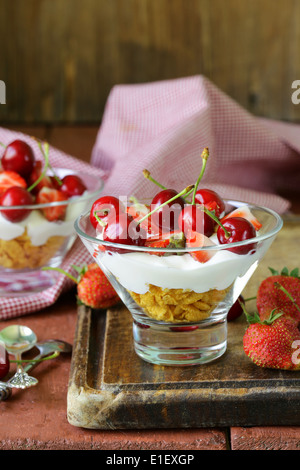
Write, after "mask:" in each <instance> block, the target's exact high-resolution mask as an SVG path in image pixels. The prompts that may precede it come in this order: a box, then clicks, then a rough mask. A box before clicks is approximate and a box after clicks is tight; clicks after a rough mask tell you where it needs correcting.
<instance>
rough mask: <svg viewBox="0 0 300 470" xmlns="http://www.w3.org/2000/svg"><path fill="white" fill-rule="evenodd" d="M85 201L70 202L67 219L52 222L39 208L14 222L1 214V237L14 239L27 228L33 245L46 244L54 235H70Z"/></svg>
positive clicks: (7, 239)
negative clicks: (21, 219) (19, 220)
mask: <svg viewBox="0 0 300 470" xmlns="http://www.w3.org/2000/svg"><path fill="white" fill-rule="evenodd" d="M84 208H85V203H84V202H83V203H82V202H80V203H79V202H77V203H74V204H68V206H67V210H66V216H65V220H63V221H57V222H50V221H48V220H47V219H46V218H45V217H44V216H43V214H42V212H41V211H40V210H38V209H34V210H32V211H31V212H30V214H29V215H28V217H26V219H24V220H23V221H22V222H18V223H13V222H10V221H9V220H7V219H5V218H4V217H3V216H2V215H1V214H0V239H2V240H6V241H9V240H13V239H15V238H17V237H20V236H21V235H23V233H24V232H25V230H26V229H27V235H28V236H29V238H30V240H31V243H32V245H34V246H41V245H44V244H45V243H46V242H47V240H48V238H50V237H52V236H64V237H68V236H70V235H72V234H73V233H74V220H75V219H76V218H77V217H78V216H79V214H80V213H81V212H82V211H83V210H84Z"/></svg>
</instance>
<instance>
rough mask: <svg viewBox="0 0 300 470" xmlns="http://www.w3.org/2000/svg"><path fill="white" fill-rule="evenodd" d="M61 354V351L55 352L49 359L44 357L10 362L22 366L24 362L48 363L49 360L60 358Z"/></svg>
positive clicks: (11, 360)
mask: <svg viewBox="0 0 300 470" xmlns="http://www.w3.org/2000/svg"><path fill="white" fill-rule="evenodd" d="M59 354H60V352H59V351H55V352H54V353H53V354H51V355H50V356H47V357H43V358H41V359H22V360H21V361H18V360H14V359H10V362H15V363H17V364H22V363H23V362H42V361H47V360H48V359H54V358H56V357H58V356H59Z"/></svg>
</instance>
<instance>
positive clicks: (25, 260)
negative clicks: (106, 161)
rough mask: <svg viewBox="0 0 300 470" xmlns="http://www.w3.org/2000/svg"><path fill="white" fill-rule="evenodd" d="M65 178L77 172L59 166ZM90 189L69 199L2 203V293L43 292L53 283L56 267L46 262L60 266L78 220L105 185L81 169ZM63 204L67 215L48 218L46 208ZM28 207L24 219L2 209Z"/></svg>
mask: <svg viewBox="0 0 300 470" xmlns="http://www.w3.org/2000/svg"><path fill="white" fill-rule="evenodd" d="M55 173H56V174H57V175H58V176H59V177H60V178H63V177H64V176H65V175H67V174H68V175H69V174H76V172H74V171H71V170H67V169H63V168H56V169H55ZM78 176H80V178H81V180H82V181H83V182H84V184H85V186H86V188H87V190H86V191H85V192H84V193H83V194H82V195H80V196H74V197H71V198H69V199H68V200H65V201H58V202H51V203H44V204H37V203H35V204H32V205H27V206H10V207H7V206H5V207H4V206H1V205H0V295H1V296H12V295H13V296H18V295H20V296H21V295H26V294H30V293H32V292H39V291H41V290H44V289H46V288H47V287H50V286H51V285H53V284H54V283H55V281H56V278H57V272H55V271H42V270H41V268H42V267H44V266H50V267H58V266H60V265H61V263H62V260H63V259H64V257H65V255H66V254H67V252H68V251H69V249H70V248H71V247H72V245H73V243H74V241H75V239H76V237H77V234H76V231H75V230H74V221H75V220H76V218H77V217H78V216H79V214H80V213H82V211H84V210H86V209H87V208H88V207H89V206H90V205H91V203H92V201H93V200H94V199H95V197H97V195H99V194H100V192H101V191H102V189H103V181H102V180H101V179H99V177H95V176H94V175H92V174H88V173H82V172H81V173H80V174H79V175H78ZM60 206H63V207H65V215H64V217H63V218H62V219H61V220H54V221H51V220H47V218H46V217H45V216H44V212H43V211H44V210H49V209H51V208H56V207H60ZM18 209H20V210H22V211H23V210H24V211H28V215H27V217H26V218H25V219H24V220H22V221H20V222H11V221H10V220H8V219H7V218H5V217H4V216H3V215H2V214H1V210H5V212H6V213H7V212H8V211H13V210H18Z"/></svg>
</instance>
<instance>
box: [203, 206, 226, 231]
mask: <svg viewBox="0 0 300 470" xmlns="http://www.w3.org/2000/svg"><path fill="white" fill-rule="evenodd" d="M199 206H200V208H201V210H203V212H205V214H207V215H209V217H211V218H212V219H213V220H214V221H215V222H216V223H217V224H218V225H219V226H220V227H221V228H222V229H223V230H224V233H225V237H226V238H229V237H230V235H231V233H230V232H228V230H227V229H226V228H225V227H224V225H223V224H222V223H221V222H220V220H219V219H218V217H217V216H216V215H215V214H214V213H213V212H211V211H210V210H208V209H207V207H205V206H201V205H199Z"/></svg>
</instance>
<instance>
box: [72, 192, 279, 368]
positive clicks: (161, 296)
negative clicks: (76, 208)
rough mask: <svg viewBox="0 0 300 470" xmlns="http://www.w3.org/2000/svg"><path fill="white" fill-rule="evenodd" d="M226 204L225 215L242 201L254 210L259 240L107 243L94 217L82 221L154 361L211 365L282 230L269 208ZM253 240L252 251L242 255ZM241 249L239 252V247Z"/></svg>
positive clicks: (138, 343)
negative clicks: (232, 314)
mask: <svg viewBox="0 0 300 470" xmlns="http://www.w3.org/2000/svg"><path fill="white" fill-rule="evenodd" d="M225 202H226V213H231V212H232V211H233V210H235V209H236V208H238V207H240V206H244V207H247V209H248V210H250V212H251V214H253V215H254V217H255V218H256V219H257V220H258V221H259V222H260V224H261V228H260V229H259V230H258V231H257V233H256V237H255V238H251V239H248V240H244V241H239V242H236V243H228V244H223V245H222V244H219V243H218V240H217V238H216V235H215V234H213V235H212V236H211V237H210V239H209V240H210V242H209V244H208V245H207V246H193V247H189V248H188V247H186V246H185V247H184V248H178V247H173V248H169V247H168V248H158V247H149V246H130V245H125V244H124V245H122V244H118V243H112V242H108V241H103V240H102V239H101V236H99V234H97V233H96V231H95V228H94V227H93V226H92V225H91V223H90V219H89V214H83V215H81V216H80V217H79V218H78V219H77V221H76V222H75V228H76V231H77V233H78V234H79V236H80V238H81V240H82V242H83V243H84V245H85V246H86V248H87V249H88V251H89V252H90V254H91V255H92V256H93V257H94V259H95V260H96V262H97V263H98V264H99V266H100V268H101V269H102V270H103V271H104V273H105V274H106V275H107V277H108V279H109V280H110V282H111V284H112V285H113V286H114V288H115V289H116V291H117V292H118V294H119V296H120V298H121V299H122V301H123V302H124V304H125V305H126V307H127V308H128V310H129V311H130V312H131V315H132V317H133V343H134V348H135V351H136V353H137V354H138V355H139V356H140V357H141V358H142V359H144V360H145V361H147V362H150V363H154V364H160V365H175V366H182V365H196V364H205V363H207V362H210V361H212V360H215V359H217V358H219V357H220V356H222V355H223V354H224V352H225V351H226V348H227V313H228V311H229V309H230V308H231V307H232V305H233V304H234V302H235V301H236V300H237V299H238V296H239V295H240V294H241V292H242V290H243V289H244V287H245V285H246V284H247V282H248V280H249V279H250V277H251V276H252V274H253V272H254V271H255V269H256V267H257V266H258V263H259V262H260V260H261V259H262V258H263V256H264V255H265V253H266V252H267V250H268V249H269V247H270V245H271V243H272V242H273V240H274V239H275V237H276V235H277V233H278V232H279V230H280V229H281V227H282V219H281V217H280V216H279V215H278V214H276V213H275V212H274V211H272V210H270V209H267V208H264V207H258V206H252V205H245V203H241V202H233V201H225ZM246 245H248V246H249V247H251V249H250V250H244V252H247V251H248V252H247V253H246V254H240V253H243V250H241V249H240V248H242V247H245V246H246ZM236 248H239V253H236V252H235V251H232V249H236ZM192 253H194V254H195V253H198V254H201V256H199V259H203V260H205V261H204V262H199V261H198V260H196V259H195V258H194V257H193V256H191V254H192ZM202 255H203V256H202ZM204 255H205V256H204Z"/></svg>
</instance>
